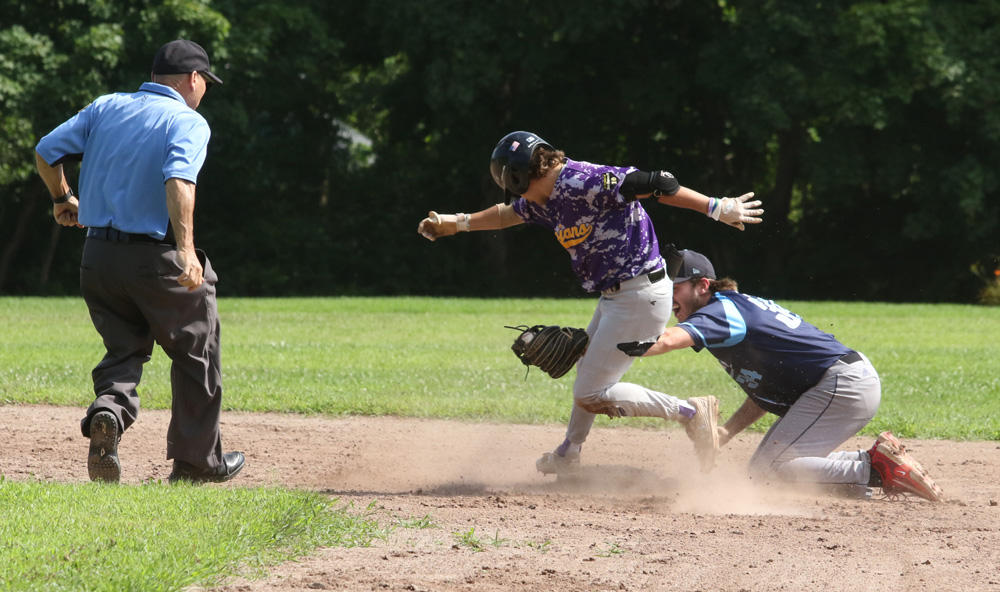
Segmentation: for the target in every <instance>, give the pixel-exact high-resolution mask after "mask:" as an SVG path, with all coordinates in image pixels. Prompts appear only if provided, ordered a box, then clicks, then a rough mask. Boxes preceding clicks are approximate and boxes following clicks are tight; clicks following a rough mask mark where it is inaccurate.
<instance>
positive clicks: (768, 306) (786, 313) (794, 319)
mask: <svg viewBox="0 0 1000 592" xmlns="http://www.w3.org/2000/svg"><path fill="white" fill-rule="evenodd" d="M747 300H749V301H750V302H751V303H753V304H754V305H755V306H756V307H757V308H759V309H761V310H769V311H771V312H773V313H774V318H775V319H777V320H778V321H780V322H782V323H784V324H785V326H787V327H788V328H789V329H795V328H796V327H798V326H799V325H801V324H802V317H800V316H799V315H797V314H795V313H794V312H791V311H790V310H788V309H787V308H783V307H781V306H779V305H777V304H775V303H774V300H764V299H762V298H757V297H756V296H747Z"/></svg>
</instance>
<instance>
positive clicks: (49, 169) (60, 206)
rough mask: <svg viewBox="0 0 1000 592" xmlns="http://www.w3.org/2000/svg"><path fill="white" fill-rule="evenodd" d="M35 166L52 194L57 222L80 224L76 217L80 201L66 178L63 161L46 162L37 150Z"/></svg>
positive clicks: (71, 224)
mask: <svg viewBox="0 0 1000 592" xmlns="http://www.w3.org/2000/svg"><path fill="white" fill-rule="evenodd" d="M35 168H36V169H37V170H38V175H39V176H40V177H41V178H42V182H43V183H45V186H46V187H47V188H48V190H49V195H51V196H52V216H53V217H54V218H55V219H56V222H58V223H59V224H62V225H63V226H80V224H79V222H78V221H77V217H76V216H77V212H78V211H79V207H80V201H79V200H78V199H77V197H76V195H74V194H73V191H72V189H71V188H70V186H69V181H67V180H66V172H65V171H64V170H63V165H62V163H58V164H56V165H55V166H51V165H49V163H47V162H45V159H44V158H42V155H41V154H39V153H38V152H35Z"/></svg>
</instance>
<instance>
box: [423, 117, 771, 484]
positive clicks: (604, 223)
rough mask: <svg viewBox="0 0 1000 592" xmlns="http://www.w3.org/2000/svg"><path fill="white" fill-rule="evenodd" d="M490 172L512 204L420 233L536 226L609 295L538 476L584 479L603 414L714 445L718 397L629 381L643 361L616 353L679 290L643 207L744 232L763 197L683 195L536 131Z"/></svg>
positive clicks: (512, 144) (498, 152)
mask: <svg viewBox="0 0 1000 592" xmlns="http://www.w3.org/2000/svg"><path fill="white" fill-rule="evenodd" d="M490 168H491V172H492V174H493V178H494V180H495V181H496V183H497V184H498V185H499V186H500V187H501V188H503V190H504V193H505V196H506V197H507V198H508V199H507V200H505V203H501V204H497V205H496V206H493V207H490V208H487V209H485V210H483V211H481V212H477V213H475V214H461V213H460V214H450V215H439V214H437V213H435V212H431V213H430V215H429V216H428V217H427V218H425V219H424V220H423V221H421V222H420V225H419V227H418V232H420V233H421V234H422V235H424V236H425V237H426V238H428V239H430V240H435V239H436V238H438V237H440V236H449V235H452V234H455V233H457V232H460V231H470V230H498V229H502V228H508V227H510V226H515V225H518V224H523V223H526V222H527V223H531V224H535V225H538V226H541V227H543V228H545V229H547V230H549V231H550V232H552V233H553V234H554V235H555V237H556V240H558V241H559V243H560V244H561V245H562V246H563V248H565V249H566V252H567V253H568V254H569V257H570V262H571V264H572V266H573V271H574V273H576V275H577V277H578V278H579V280H580V284H581V285H582V286H583V288H584V289H585V290H587V291H588V292H596V293H598V294H600V299H599V300H598V304H597V310H596V311H595V312H594V316H593V318H592V319H591V321H590V325H589V326H588V327H587V333H588V335H589V336H590V345H589V347H588V349H587V353H586V355H584V356H583V358H582V359H581V360H580V361H579V363H578V364H577V376H576V381H575V383H574V385H573V398H574V402H575V405H574V406H573V410H572V414H571V416H570V422H569V427H568V428H567V431H566V437H565V440H564V441H563V442H562V444H560V445H559V446H558V447H556V449H555V450H554V451H553V452H547V453H546V454H545V455H544V456H542V458H540V459H539V460H538V462H537V463H536V467H537V468H538V470H539V471H541V472H542V473H547V474H551V473H556V474H572V473H577V472H579V470H580V449H581V446H582V444H583V442H584V441H585V440H586V439H587V435H588V434H589V433H590V429H591V426H592V425H593V423H594V417H595V414H597V413H604V414H607V415H609V416H610V417H660V418H663V419H665V420H675V421H679V422H681V423H683V424H685V426H686V427H687V429H688V434H689V435H691V436H692V438H693V439H694V440H695V445H696V449H699V450H701V449H703V448H704V447H705V446H708V447H711V446H712V440H713V439H714V438H715V425H716V424H715V419H716V416H717V414H718V403H717V401H716V400H715V398H714V397H699V398H694V399H689V400H687V401H681V400H679V399H677V398H675V397H672V396H670V395H667V394H664V393H661V392H657V391H654V390H651V389H648V388H645V387H643V386H640V385H637V384H631V383H626V382H619V381H620V379H621V377H622V375H624V374H625V372H626V371H627V370H628V369H629V367H630V366H631V365H632V362H633V359H632V358H631V357H629V356H627V355H625V354H624V353H622V352H620V351H619V350H618V349H617V347H616V345H617V344H618V343H619V342H622V341H630V340H634V339H643V338H649V337H651V336H655V335H658V334H659V333H660V332H662V331H663V329H664V327H666V323H667V320H668V319H669V318H670V306H669V305H668V303H669V302H670V301H671V296H672V288H673V286H672V284H671V282H670V281H663V280H664V279H665V278H666V275H667V267H666V262H665V261H664V259H663V257H662V256H661V255H660V248H659V244H658V242H657V238H656V233H655V232H654V230H653V224H652V222H651V220H650V218H649V216H648V215H647V213H646V210H645V209H644V208H643V207H642V204H641V203H640V202H639V200H640V199H643V198H646V197H649V196H651V195H655V196H656V197H657V198H658V201H660V202H661V203H664V204H667V205H671V206H675V207H680V208H687V209H692V210H697V211H701V212H703V213H705V214H706V215H708V216H710V217H712V218H714V219H716V220H719V221H721V222H724V223H726V224H729V225H731V226H735V227H737V228H739V229H740V230H743V228H744V226H743V225H744V224H756V223H758V222H760V221H761V219H760V215H761V214H762V213H763V210H760V209H755V208H758V206H760V202H759V201H750V200H751V198H752V197H753V193H747V194H745V195H743V196H741V197H738V198H731V197H728V198H720V199H717V198H711V197H708V196H705V195H702V194H701V193H698V192H697V191H694V190H692V189H689V188H686V187H682V186H681V185H680V184H679V183H678V182H677V180H676V179H675V178H674V177H673V175H671V174H670V173H668V172H666V171H655V172H652V173H649V172H643V171H640V170H638V169H636V168H635V167H615V166H603V165H597V164H591V163H588V162H580V161H575V160H571V159H568V158H566V156H565V154H564V153H563V152H562V151H560V150H556V149H554V148H553V147H552V146H551V145H550V144H548V143H546V142H545V141H544V140H542V139H541V138H539V137H538V136H537V135H535V134H531V133H528V132H514V133H511V134H508V135H507V136H505V137H504V138H503V139H502V140H500V142H499V144H497V146H496V148H495V149H494V151H493V156H492V159H491V164H490ZM510 199H513V203H510ZM706 439H707V440H708V442H707V444H706V442H705V440H706ZM715 441H716V442H717V440H715Z"/></svg>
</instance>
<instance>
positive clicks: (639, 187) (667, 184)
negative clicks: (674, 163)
mask: <svg viewBox="0 0 1000 592" xmlns="http://www.w3.org/2000/svg"><path fill="white" fill-rule="evenodd" d="M680 188H681V184H680V183H678V182H677V179H675V178H674V176H673V175H671V174H670V173H668V172H667V171H653V172H652V173H645V172H643V171H633V172H631V173H629V174H627V175H625V180H624V181H622V184H621V187H619V189H618V192H619V193H621V195H622V196H623V197H625V200H626V201H635V200H636V199H637V197H636V196H638V195H646V194H647V193H652V194H653V195H655V196H657V197H659V196H661V195H673V194H675V193H677V192H678V191H679V190H680Z"/></svg>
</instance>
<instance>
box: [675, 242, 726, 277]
mask: <svg viewBox="0 0 1000 592" xmlns="http://www.w3.org/2000/svg"><path fill="white" fill-rule="evenodd" d="M681 255H682V256H683V257H684V261H683V262H682V263H681V269H680V271H678V272H677V277H675V278H674V283H675V284H679V283H681V282H686V281H688V280H693V279H701V278H708V279H710V280H714V279H716V277H715V268H714V267H712V262H711V261H709V260H708V257H706V256H704V255H702V254H701V253H696V252H695V251H690V250H688V249H684V250H683V251H681Z"/></svg>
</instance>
